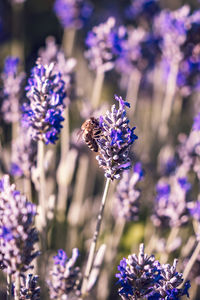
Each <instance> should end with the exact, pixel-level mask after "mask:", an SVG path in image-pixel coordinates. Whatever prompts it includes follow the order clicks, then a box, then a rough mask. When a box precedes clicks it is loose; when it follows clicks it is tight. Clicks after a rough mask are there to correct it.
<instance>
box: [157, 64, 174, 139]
mask: <svg viewBox="0 0 200 300" xmlns="http://www.w3.org/2000/svg"><path fill="white" fill-rule="evenodd" d="M178 66H179V65H178V63H171V65H170V72H169V75H168V78H167V87H166V92H165V97H164V100H163V106H162V111H161V125H160V127H159V137H160V139H161V140H163V139H164V138H165V137H166V135H167V133H168V126H167V123H168V120H169V117H170V114H171V112H172V107H173V102H174V96H175V92H176V78H177V73H178Z"/></svg>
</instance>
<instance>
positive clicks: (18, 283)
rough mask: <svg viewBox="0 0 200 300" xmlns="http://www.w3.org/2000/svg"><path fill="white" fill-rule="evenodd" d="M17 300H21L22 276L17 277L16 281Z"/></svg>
mask: <svg viewBox="0 0 200 300" xmlns="http://www.w3.org/2000/svg"><path fill="white" fill-rule="evenodd" d="M14 299H15V300H20V275H19V274H17V275H16V280H15V297H14Z"/></svg>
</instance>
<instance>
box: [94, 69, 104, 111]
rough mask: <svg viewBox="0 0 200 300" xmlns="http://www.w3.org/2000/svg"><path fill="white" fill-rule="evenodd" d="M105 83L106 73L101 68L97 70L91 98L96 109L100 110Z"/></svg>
mask: <svg viewBox="0 0 200 300" xmlns="http://www.w3.org/2000/svg"><path fill="white" fill-rule="evenodd" d="M103 81H104V72H103V71H102V70H101V69H100V68H99V69H97V73H96V77H95V81H94V87H93V90H92V96H91V103H92V106H93V108H94V109H97V108H99V102H100V96H101V91H102V86H103Z"/></svg>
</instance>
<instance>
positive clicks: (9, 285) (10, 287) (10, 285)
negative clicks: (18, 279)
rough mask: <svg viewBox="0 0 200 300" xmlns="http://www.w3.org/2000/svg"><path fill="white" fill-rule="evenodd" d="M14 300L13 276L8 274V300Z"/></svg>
mask: <svg viewBox="0 0 200 300" xmlns="http://www.w3.org/2000/svg"><path fill="white" fill-rule="evenodd" d="M11 299H12V275H11V274H7V290H6V300H11Z"/></svg>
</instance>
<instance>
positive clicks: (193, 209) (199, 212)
mask: <svg viewBox="0 0 200 300" xmlns="http://www.w3.org/2000/svg"><path fill="white" fill-rule="evenodd" d="M188 209H189V212H190V215H191V216H192V217H193V218H194V219H196V220H198V221H200V201H199V200H198V201H196V202H188Z"/></svg>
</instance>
